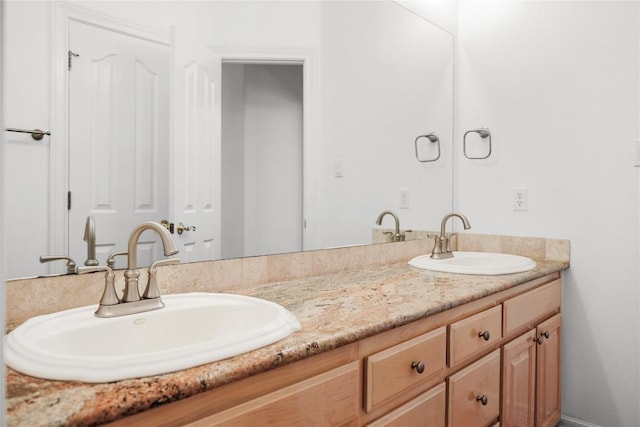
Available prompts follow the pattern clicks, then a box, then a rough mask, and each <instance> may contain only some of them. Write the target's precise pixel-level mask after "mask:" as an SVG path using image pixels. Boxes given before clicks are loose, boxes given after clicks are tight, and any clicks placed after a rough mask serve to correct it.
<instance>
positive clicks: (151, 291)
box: [142, 258, 180, 299]
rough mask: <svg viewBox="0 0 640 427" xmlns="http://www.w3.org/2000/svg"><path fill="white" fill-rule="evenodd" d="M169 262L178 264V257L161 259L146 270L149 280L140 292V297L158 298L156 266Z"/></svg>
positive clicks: (168, 263)
mask: <svg viewBox="0 0 640 427" xmlns="http://www.w3.org/2000/svg"><path fill="white" fill-rule="evenodd" d="M170 264H180V258H169V259H161V260H159V261H156V262H154V263H153V264H151V266H150V267H149V272H148V275H149V280H148V281H147V287H146V288H145V289H144V292H143V293H142V298H146V299H149V298H160V290H159V289H158V282H157V281H156V274H157V272H158V269H157V268H158V267H160V266H163V265H170Z"/></svg>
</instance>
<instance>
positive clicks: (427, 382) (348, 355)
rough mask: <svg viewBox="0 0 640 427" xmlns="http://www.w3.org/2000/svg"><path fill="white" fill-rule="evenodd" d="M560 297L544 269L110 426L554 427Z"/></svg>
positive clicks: (557, 282) (554, 278) (556, 280)
mask: <svg viewBox="0 0 640 427" xmlns="http://www.w3.org/2000/svg"><path fill="white" fill-rule="evenodd" d="M561 300H562V281H561V278H560V273H553V274H550V275H548V276H545V277H541V278H539V279H536V280H533V281H531V282H529V283H525V284H523V285H520V286H516V287H513V288H510V289H508V290H505V291H502V292H499V293H496V294H493V295H490V296H487V297H484V298H481V299H479V300H476V301H473V302H470V303H467V304H464V305H462V306H458V307H455V308H452V309H450V310H447V311H445V312H442V313H438V314H434V315H432V316H429V317H426V318H423V319H420V320H417V321H415V322H412V323H409V324H407V325H404V326H400V327H398V328H395V329H392V330H389V331H386V332H383V333H380V334H378V335H375V336H372V337H369V338H366V339H363V340H361V341H358V342H355V343H352V344H348V345H346V346H343V347H339V348H337V349H335V350H332V351H329V352H326V353H322V354H319V355H316V356H313V357H310V358H307V359H304V360H301V361H299V362H295V363H292V364H289V365H285V366H283V367H280V368H277V369H274V370H271V371H267V372H264V373H262V374H259V375H256V376H254V377H250V378H247V379H244V380H241V381H238V382H237V383H231V384H228V385H225V386H222V387H219V388H216V389H214V390H211V391H209V392H206V393H202V394H201V395H196V396H193V397H192V398H189V399H184V400H182V401H178V402H175V403H172V404H169V405H165V406H162V407H159V408H156V409H154V410H150V411H147V412H144V413H141V414H138V415H134V416H131V417H127V418H125V419H123V420H120V421H118V422H116V423H114V425H132V426H133V425H135V426H160V425H191V426H205V425H206V426H212V425H224V426H227V425H231V426H233V425H252V424H255V423H256V422H259V423H260V424H269V423H271V424H270V425H292V426H293V425H309V426H329V425H340V426H343V425H348V426H361V425H369V426H375V427H378V426H402V427H411V426H427V427H459V426H462V427H475V426H478V427H488V426H492V427H493V426H498V425H501V426H502V427H530V426H531V427H532V426H536V427H537V426H545V427H546V426H554V425H556V423H557V422H558V421H559V418H560V347H561V320H560V314H559V313H560V309H561Z"/></svg>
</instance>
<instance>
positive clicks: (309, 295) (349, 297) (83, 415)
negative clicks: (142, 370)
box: [6, 259, 569, 427]
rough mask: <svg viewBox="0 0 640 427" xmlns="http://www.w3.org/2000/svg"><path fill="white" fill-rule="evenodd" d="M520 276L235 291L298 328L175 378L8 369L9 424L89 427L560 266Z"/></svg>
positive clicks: (343, 281)
mask: <svg viewBox="0 0 640 427" xmlns="http://www.w3.org/2000/svg"><path fill="white" fill-rule="evenodd" d="M536 261H537V263H538V266H537V268H536V269H534V270H532V271H528V272H525V273H518V274H511V275H503V276H464V275H456V274H448V273H435V272H429V271H424V270H418V269H415V268H413V267H410V266H408V265H407V264H406V262H401V263H395V264H391V265H384V266H371V267H366V268H363V269H359V270H356V271H347V272H340V273H335V274H328V275H324V276H318V277H311V278H306V279H298V280H291V281H288V282H281V283H275V284H268V285H264V286H259V287H255V288H253V289H246V290H239V291H238V290H237V291H235V292H236V293H243V294H247V295H252V296H256V297H259V298H264V299H267V300H271V301H274V302H276V303H279V304H281V305H283V306H285V307H287V308H288V309H289V310H290V311H291V312H293V313H294V314H295V315H296V316H297V317H298V319H299V320H300V323H301V324H302V330H301V331H299V332H297V333H295V334H293V335H291V336H290V337H288V338H286V339H284V340H282V341H280V342H278V343H275V344H272V345H270V346H267V347H264V348H262V349H259V350H256V351H253V352H251V353H247V354H244V355H239V356H236V357H233V358H230V359H226V360H223V361H219V362H214V363H210V364H207V365H202V366H198V367H195V368H191V369H187V370H184V371H180V372H175V373H170V374H165V375H160V376H154V377H148V378H141V379H135V380H125V381H119V382H115V383H108V384H83V383H75V382H58V381H47V380H41V379H37V378H32V377H28V376H25V375H21V374H18V373H16V372H13V371H11V370H8V374H7V387H8V390H7V400H6V407H7V423H8V426H9V427H13V426H30V427H31V426H64V425H74V426H76V425H77V426H89V425H98V424H101V423H105V422H108V421H112V420H116V419H119V418H121V417H124V416H126V415H131V414H134V413H137V412H141V411H144V410H146V409H149V408H151V407H155V406H158V405H161V404H163V403H167V402H171V401H175V400H178V399H181V398H185V397H188V396H191V395H194V394H196V393H199V392H202V391H205V390H209V389H212V388H215V387H217V386H220V385H222V384H225V383H228V382H232V381H236V380H239V379H242V378H245V377H247V376H250V375H253V374H256V373H259V372H262V371H266V370H269V369H272V368H275V367H278V366H281V365H284V364H287V363H291V362H294V361H297V360H300V359H303V358H305V357H308V356H311V355H314V354H318V353H321V352H324V351H327V350H331V349H334V348H337V347H339V346H341V345H345V344H348V343H351V342H354V341H357V340H360V339H363V338H366V337H369V336H371V335H374V334H377V333H380V332H383V331H386V330H389V329H392V328H394V327H397V326H400V325H403V324H406V323H409V322H411V321H414V320H417V319H420V318H423V317H426V316H429V315H431V314H435V313H438V312H441V311H444V310H447V309H449V308H452V307H455V306H458V305H461V304H464V303H467V302H470V301H473V300H476V299H479V298H482V297H484V296H487V295H490V294H492V293H495V292H499V291H502V290H505V289H508V288H511V287H513V286H517V285H519V284H522V283H525V282H527V281H530V280H533V279H536V278H538V277H541V276H544V275H546V274H550V273H553V272H557V271H560V270H562V269H565V268H567V267H568V266H569V263H568V262H567V261H548V260H541V259H536Z"/></svg>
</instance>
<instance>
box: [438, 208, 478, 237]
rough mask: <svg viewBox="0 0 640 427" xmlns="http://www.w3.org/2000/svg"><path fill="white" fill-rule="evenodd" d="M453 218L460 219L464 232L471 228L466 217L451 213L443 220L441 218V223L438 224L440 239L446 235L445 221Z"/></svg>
mask: <svg viewBox="0 0 640 427" xmlns="http://www.w3.org/2000/svg"><path fill="white" fill-rule="evenodd" d="M453 217H456V218H460V220H461V221H462V226H463V227H464V229H465V230H468V229H470V228H471V224H469V220H468V219H467V217H466V216H464V215H462V214H461V213H458V212H451V213H449V214H446V215H445V216H444V218H442V222H441V223H440V237H442V236H444V235H445V233H446V227H447V220H448V219H449V218H453Z"/></svg>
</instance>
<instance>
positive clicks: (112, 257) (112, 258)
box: [107, 251, 129, 268]
mask: <svg viewBox="0 0 640 427" xmlns="http://www.w3.org/2000/svg"><path fill="white" fill-rule="evenodd" d="M128 254H129V252H127V251H118V252H112V253H111V254H109V257H108V258H107V265H108V266H109V267H111V268H114V267H115V266H116V257H117V256H122V255H128Z"/></svg>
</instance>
